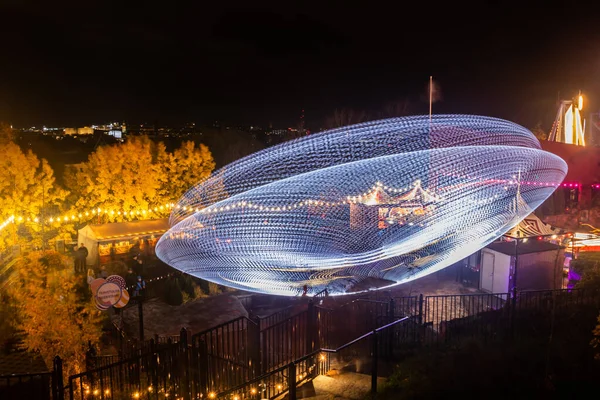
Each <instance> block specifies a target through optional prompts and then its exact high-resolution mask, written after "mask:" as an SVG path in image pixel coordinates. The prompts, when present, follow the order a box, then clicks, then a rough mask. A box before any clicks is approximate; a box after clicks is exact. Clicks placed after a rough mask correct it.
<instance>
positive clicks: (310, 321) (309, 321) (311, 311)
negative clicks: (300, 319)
mask: <svg viewBox="0 0 600 400" xmlns="http://www.w3.org/2000/svg"><path fill="white" fill-rule="evenodd" d="M315 316H316V313H315V305H314V303H313V301H312V300H310V301H309V302H308V308H307V309H306V354H308V353H312V351H313V350H314V345H315V339H314V338H315V330H316V329H315V328H316V325H317V324H316V320H315V319H316V318H315Z"/></svg>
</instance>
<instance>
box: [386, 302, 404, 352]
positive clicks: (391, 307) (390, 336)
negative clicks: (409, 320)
mask: <svg viewBox="0 0 600 400" xmlns="http://www.w3.org/2000/svg"><path fill="white" fill-rule="evenodd" d="M395 308H396V303H395V301H394V298H393V297H392V298H391V299H390V302H389V303H388V310H387V314H388V315H387V321H386V322H385V323H386V324H390V323H392V322H393V321H394V320H395V313H396V310H395ZM399 317H402V316H399ZM394 329H395V326H392V327H390V328H388V333H387V335H386V336H387V338H386V340H387V342H388V343H387V352H386V353H387V354H386V358H392V355H393V354H394Z"/></svg>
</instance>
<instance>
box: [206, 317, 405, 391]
mask: <svg viewBox="0 0 600 400" xmlns="http://www.w3.org/2000/svg"><path fill="white" fill-rule="evenodd" d="M410 319H411V317H404V318H401V319H398V320H395V321H393V322H390V323H388V324H386V325H384V326H382V327H379V328H376V329H374V330H373V331H371V332H367V333H365V334H364V335H361V336H359V337H358V338H355V339H353V340H351V341H349V342H347V343H345V344H343V345H341V346H339V347H337V348H335V349H329V348H326V347H323V348H319V349H318V350H315V351H312V352H310V353H309V354H306V355H304V356H302V357H299V358H297V359H295V360H294V361H292V362H290V363H288V364H286V365H282V366H280V367H278V368H276V369H274V370H273V371H271V372H268V373H266V374H263V375H261V376H259V377H257V378H255V379H252V380H250V381H248V382H245V383H244V384H242V385H239V386H236V387H234V388H232V389H229V390H226V391H223V392H220V393H218V394H216V393H210V394H209V397H210V398H219V399H221V398H222V399H231V398H234V399H235V398H237V399H246V398H258V397H257V396H259V395H260V398H268V399H272V398H278V397H281V396H285V395H287V398H288V399H289V400H296V399H297V388H298V386H300V385H302V384H303V383H305V382H307V381H309V380H312V379H314V378H315V377H316V376H318V375H320V374H324V373H326V372H328V371H329V369H330V367H331V360H330V354H339V353H341V352H343V351H344V350H347V349H349V348H352V347H356V346H358V345H360V347H361V348H363V349H365V348H368V349H369V350H368V351H366V352H365V351H363V352H362V356H364V357H368V358H370V359H371V361H370V362H371V392H372V393H376V392H377V373H378V361H379V355H380V354H382V353H383V351H384V346H385V342H381V341H379V339H378V337H379V336H383V334H385V333H389V332H391V331H393V330H394V329H395V328H396V327H397V326H398V325H400V324H402V323H404V322H406V321H409V320H410ZM369 341H370V343H369ZM365 343H368V344H369V345H368V346H364V344H365Z"/></svg>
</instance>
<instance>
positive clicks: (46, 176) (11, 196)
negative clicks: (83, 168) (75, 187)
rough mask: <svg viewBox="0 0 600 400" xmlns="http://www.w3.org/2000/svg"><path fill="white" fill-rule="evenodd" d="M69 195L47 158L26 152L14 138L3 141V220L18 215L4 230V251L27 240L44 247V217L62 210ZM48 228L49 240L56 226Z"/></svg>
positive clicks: (0, 236)
mask: <svg viewBox="0 0 600 400" xmlns="http://www.w3.org/2000/svg"><path fill="white" fill-rule="evenodd" d="M66 196H67V192H66V191H65V190H64V189H62V188H60V187H59V186H58V185H57V184H56V182H55V178H54V171H53V170H52V168H51V167H50V165H49V164H48V163H47V162H46V160H44V159H42V160H40V159H38V157H37V156H36V155H35V154H33V153H32V152H31V151H28V152H27V153H23V151H21V148H20V147H19V146H18V145H16V144H15V143H14V142H12V141H9V140H8V141H4V142H3V143H0V223H2V222H3V221H6V220H7V219H9V218H11V217H12V216H14V218H15V223H14V224H10V225H8V226H6V227H5V229H3V230H2V231H1V232H0V251H2V250H5V249H6V247H7V246H9V245H12V244H18V243H23V242H26V243H33V244H34V245H37V246H41V244H42V237H41V231H42V229H43V227H42V216H43V215H44V214H45V213H46V212H48V210H60V209H61V207H62V206H63V200H64V199H65V198H66ZM46 228H47V230H46V231H45V233H46V235H45V239H47V238H52V237H53V235H55V234H56V229H53V228H52V227H51V226H48V227H46Z"/></svg>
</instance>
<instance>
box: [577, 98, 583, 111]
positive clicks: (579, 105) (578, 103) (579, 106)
mask: <svg viewBox="0 0 600 400" xmlns="http://www.w3.org/2000/svg"><path fill="white" fill-rule="evenodd" d="M577 108H579V109H580V110H581V109H582V108H583V96H582V95H579V101H578V102H577Z"/></svg>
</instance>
